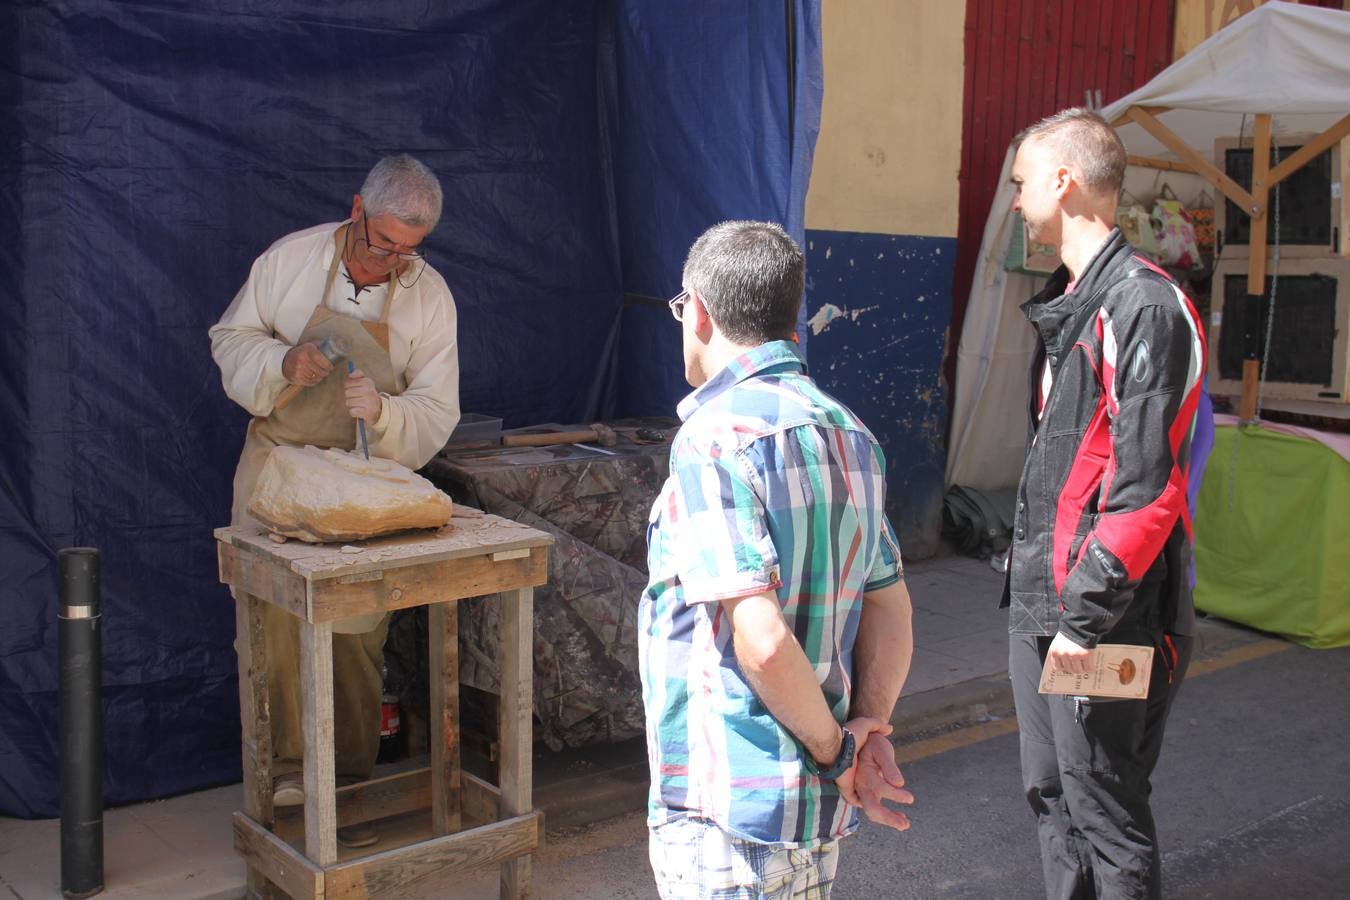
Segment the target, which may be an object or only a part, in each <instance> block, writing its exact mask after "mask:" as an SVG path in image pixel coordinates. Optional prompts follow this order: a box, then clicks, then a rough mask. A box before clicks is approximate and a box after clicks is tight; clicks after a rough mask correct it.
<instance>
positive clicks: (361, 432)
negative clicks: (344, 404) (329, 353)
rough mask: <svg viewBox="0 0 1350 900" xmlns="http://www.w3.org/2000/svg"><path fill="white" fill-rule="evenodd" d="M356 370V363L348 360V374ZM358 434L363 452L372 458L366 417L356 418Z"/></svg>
mask: <svg viewBox="0 0 1350 900" xmlns="http://www.w3.org/2000/svg"><path fill="white" fill-rule="evenodd" d="M355 371H356V363H354V362H352V361H351V360H350V359H349V360H347V374H348V375H350V374H352V373H353V372H355ZM356 434H357V435H358V436H359V437H360V438H361V453H362V454H364V455H365V457H366V459H370V445H369V444H367V443H366V420H365V419H357V420H356Z"/></svg>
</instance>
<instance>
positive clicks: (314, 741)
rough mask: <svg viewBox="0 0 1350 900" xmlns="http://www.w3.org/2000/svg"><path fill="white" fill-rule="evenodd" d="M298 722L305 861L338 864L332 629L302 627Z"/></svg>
mask: <svg viewBox="0 0 1350 900" xmlns="http://www.w3.org/2000/svg"><path fill="white" fill-rule="evenodd" d="M300 720H301V722H302V723H303V725H304V732H305V760H304V768H305V856H307V857H309V859H310V861H311V862H313V863H316V864H317V865H320V866H327V865H331V864H332V863H334V862H337V792H336V787H335V785H334V777H333V626H332V623H329V622H321V623H318V624H315V623H312V622H301V623H300Z"/></svg>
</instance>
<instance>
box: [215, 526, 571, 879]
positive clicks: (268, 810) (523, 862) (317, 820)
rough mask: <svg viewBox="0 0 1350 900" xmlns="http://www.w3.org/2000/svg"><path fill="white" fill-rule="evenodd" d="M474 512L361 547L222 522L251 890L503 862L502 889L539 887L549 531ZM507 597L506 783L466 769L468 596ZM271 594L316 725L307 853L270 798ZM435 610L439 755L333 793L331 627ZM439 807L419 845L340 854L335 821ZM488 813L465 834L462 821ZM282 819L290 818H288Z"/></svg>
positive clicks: (237, 822) (307, 777) (242, 827)
mask: <svg viewBox="0 0 1350 900" xmlns="http://www.w3.org/2000/svg"><path fill="white" fill-rule="evenodd" d="M468 512H470V513H473V514H475V515H469V516H465V515H463V512H462V511H461V510H459V509H457V510H456V513H457V515H456V518H455V519H453V520H452V522H451V524H450V525H449V526H447V527H446V528H444V529H442V530H441V531H439V532H436V533H435V534H433V535H429V536H428V535H414V536H404V537H395V538H386V539H375V540H371V541H367V542H364V543H362V544H360V545H359V546H357V547H350V546H349V547H348V548H345V549H347V550H348V551H350V550H352V549H355V550H356V552H355V553H352V552H343V549H344V548H339V547H337V546H334V545H331V544H330V545H314V544H304V543H300V542H287V543H285V544H276V543H274V542H272V541H271V540H270V539H269V538H268V537H267V536H266V535H264V534H259V533H258V532H257V531H256V530H250V529H237V528H220V529H217V530H216V532H215V536H216V540H217V557H218V562H219V566H220V580H221V581H222V582H224V583H225V584H228V585H229V586H230V587H231V588H232V589H233V591H234V594H235V597H236V601H235V608H236V625H237V631H238V637H237V644H236V646H237V649H238V654H239V703H240V719H241V724H242V731H243V736H242V744H243V757H244V760H243V763H244V765H243V770H244V809H243V810H242V811H241V812H237V813H235V815H234V840H235V849H237V850H238V851H239V852H240V853H241V854H243V856H244V858H245V860H246V861H247V863H248V887H249V896H250V897H255V896H257V897H264V896H268V895H269V892H270V888H269V884H274V885H276V886H277V887H279V888H281V889H282V890H284V891H285V892H286V893H287V894H289V895H290V896H291V897H297V898H299V897H305V898H320V897H322V898H339V897H341V898H365V897H377V896H397V895H398V892H399V889H400V887H401V886H402V885H405V884H407V883H408V882H410V881H413V880H415V879H420V878H424V877H426V876H427V875H429V874H431V873H436V872H450V871H455V870H462V869H467V868H474V867H478V866H482V865H487V864H492V863H499V864H500V865H501V896H502V897H503V898H507V897H527V896H529V894H530V886H529V884H530V856H529V854H531V853H532V852H533V851H534V850H536V849H537V848H538V847H539V846H540V844H541V843H542V840H543V821H542V816H541V815H540V813H538V812H537V811H535V810H534V809H533V808H532V806H533V800H532V793H533V790H532V776H531V762H530V749H531V746H532V744H533V712H532V702H531V701H532V697H533V690H534V683H533V682H534V676H533V671H534V656H533V652H534V651H533V639H534V626H533V622H534V617H533V604H534V593H533V589H534V587H536V586H538V585H541V584H543V583H545V581H546V580H547V576H548V546H549V545H550V544H551V543H552V542H553V538H552V537H551V536H550V535H548V534H546V533H544V532H542V531H536V530H534V529H532V528H528V527H526V526H523V525H520V524H518V523H516V522H512V521H509V520H506V519H501V518H498V517H497V516H487V515H482V514H479V513H477V510H472V511H468ZM494 593H495V594H499V595H500V600H501V638H502V648H501V691H500V703H499V706H498V727H499V745H500V748H501V755H500V759H499V767H498V768H499V772H500V781H501V784H500V785H499V786H493V785H491V784H488V783H487V782H484V781H482V780H480V779H478V778H475V777H474V776H473V775H471V774H469V773H466V772H462V771H461V769H460V753H459V650H458V628H457V623H458V616H457V609H458V607H457V605H456V604H457V601H459V600H463V599H466V598H469V597H479V596H483V595H486V594H494ZM266 604H271V605H273V606H276V607H279V608H281V609H283V610H286V611H287V612H289V613H291V614H292V615H295V616H296V617H297V618H299V619H300V672H301V682H302V691H301V698H302V712H301V720H302V722H303V726H304V747H305V766H304V787H305V805H304V852H303V853H302V852H300V851H299V850H297V849H295V848H294V847H293V846H292V845H291V844H290V843H288V842H287V841H286V840H285V839H284V838H285V834H284V832H285V830H286V829H285V828H284V825H285V823H284V822H281V823H279V822H278V821H277V817H276V815H275V811H274V810H273V808H272V771H271V766H272V747H271V719H270V711H269V708H268V697H267V657H266V653H267V648H266V646H265V643H264V641H263V611H264V607H265V605H266ZM413 606H427V607H428V621H429V629H428V631H429V638H428V640H429V657H430V668H431V709H432V735H431V765H430V767H429V768H425V769H420V770H417V771H413V772H405V773H402V774H399V775H394V776H390V777H387V778H380V779H375V780H371V781H367V782H363V783H360V784H356V785H352V786H349V787H344V788H343V789H341V790H335V787H336V785H335V777H334V770H333V656H332V635H333V623H334V622H335V621H337V620H340V619H344V618H347V617H350V616H355V615H361V614H366V613H373V612H389V611H392V610H395V609H404V608H407V607H413ZM427 808H430V810H431V826H432V832H433V834H432V836H431V837H430V838H429V839H427V840H423V841H419V842H415V843H411V844H407V845H405V846H402V847H396V848H394V849H390V850H383V851H379V852H375V853H372V854H369V855H366V856H362V857H357V858H353V859H348V860H343V861H339V859H338V851H337V829H338V828H339V827H342V826H346V825H351V824H356V823H359V822H367V821H372V820H374V819H380V818H385V817H388V816H394V815H400V814H403V813H408V812H414V811H417V810H422V809H427ZM465 819H468V820H471V821H474V822H477V823H482V824H479V825H477V826H476V827H470V828H468V829H464V830H461V829H462V826H463V824H464V820H465ZM279 825H280V826H283V827H278V826H279Z"/></svg>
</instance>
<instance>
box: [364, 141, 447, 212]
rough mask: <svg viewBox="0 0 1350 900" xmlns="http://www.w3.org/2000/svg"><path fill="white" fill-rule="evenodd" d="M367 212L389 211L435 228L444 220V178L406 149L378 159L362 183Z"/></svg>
mask: <svg viewBox="0 0 1350 900" xmlns="http://www.w3.org/2000/svg"><path fill="white" fill-rule="evenodd" d="M361 203H362V205H363V207H364V209H365V213H366V215H368V216H383V215H390V216H393V217H394V218H396V219H398V220H399V221H400V222H402V223H404V224H405V225H412V226H414V227H416V228H427V229H432V228H435V227H436V223H437V222H439V221H440V220H441V182H440V180H439V179H437V178H436V175H435V173H434V172H432V171H431V170H430V169H428V168H427V167H426V166H425V165H423V164H422V163H420V162H418V161H417V160H415V159H413V158H412V157H411V156H409V155H408V154H406V153H400V154H398V155H397V156H386V157H385V158H384V159H382V160H380V161H379V162H377V163H376V164H375V165H374V167H373V168H372V169H371V170H370V174H369V175H367V176H366V183H365V184H363V185H361Z"/></svg>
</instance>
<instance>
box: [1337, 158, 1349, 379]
mask: <svg viewBox="0 0 1350 900" xmlns="http://www.w3.org/2000/svg"><path fill="white" fill-rule="evenodd" d="M1340 181H1341V246H1340V248H1339V252H1340V254H1341V256H1346V257H1350V197H1347V196H1346V192H1347V191H1350V138H1346V139H1345V140H1343V141H1341V178H1340ZM1346 378H1347V383H1346V392H1345V393H1343V394H1341V396H1342V397H1343V398H1345V399H1346V400H1350V367H1347V370H1346Z"/></svg>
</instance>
